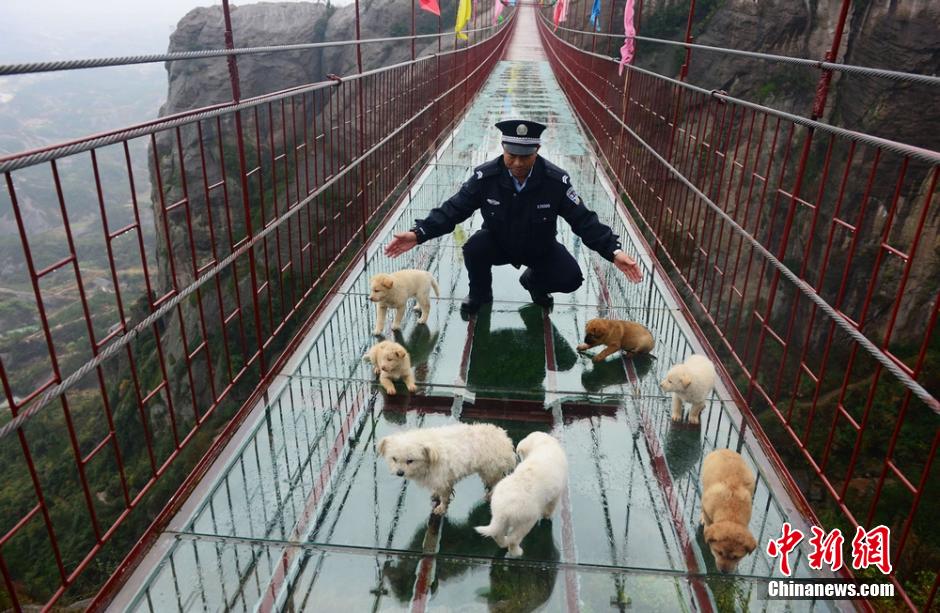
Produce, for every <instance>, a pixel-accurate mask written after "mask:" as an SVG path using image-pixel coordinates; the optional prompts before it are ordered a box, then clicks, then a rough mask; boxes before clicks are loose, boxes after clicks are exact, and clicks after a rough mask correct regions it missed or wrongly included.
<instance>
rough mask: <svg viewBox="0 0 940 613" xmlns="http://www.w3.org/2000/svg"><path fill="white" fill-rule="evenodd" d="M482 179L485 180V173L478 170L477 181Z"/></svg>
mask: <svg viewBox="0 0 940 613" xmlns="http://www.w3.org/2000/svg"><path fill="white" fill-rule="evenodd" d="M482 178H483V171H482V170H478V171H477V180H480V179H482Z"/></svg>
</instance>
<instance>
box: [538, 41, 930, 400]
mask: <svg viewBox="0 0 940 613" xmlns="http://www.w3.org/2000/svg"><path fill="white" fill-rule="evenodd" d="M556 38H557V37H556ZM558 40H561V39H558ZM561 42H565V41H561ZM565 44H568V43H565ZM569 46H572V45H569ZM549 49H550V50H551V51H552V53H553V54H555V59H556V61H558V64H559V66H561V68H563V69H564V70H565V72H567V73H568V74H569V75H570V77H571V79H572V80H573V81H574V82H575V83H577V84H578V85H579V86H580V87H581V89H582V90H584V92H585V93H586V94H587V95H589V96H590V97H591V98H592V99H593V100H594V102H595V103H596V104H597V105H598V106H600V107H601V108H603V109H604V110H605V111H607V114H608V115H610V116H611V117H612V118H613V119H614V121H616V122H617V123H619V124H620V126H621V127H622V128H623V129H624V130H625V131H626V132H627V133H628V134H630V136H631V137H633V139H634V140H636V141H637V143H639V144H640V145H641V146H642V147H643V148H644V149H646V150H647V151H648V152H649V153H650V154H652V156H653V157H654V158H656V159H657V160H658V161H659V162H660V163H662V165H663V166H665V168H666V170H668V171H669V173H670V174H671V175H673V176H674V177H675V178H676V179H678V180H679V182H680V183H682V184H683V185H685V186H686V187H688V188H689V189H690V190H691V191H692V193H693V194H695V196H696V197H698V199H699V200H701V201H702V202H703V203H705V205H706V206H708V208H710V209H712V211H713V212H714V213H715V214H716V215H718V216H719V217H721V218H722V219H723V220H724V221H725V222H727V223H728V225H730V226H731V228H732V229H733V230H734V231H735V232H736V233H737V234H738V235H739V236H740V237H741V238H742V239H744V240H745V241H746V242H747V243H749V244H750V245H751V247H752V248H753V249H755V250H756V251H757V252H758V253H760V254H761V255H762V256H764V258H765V259H766V260H767V261H768V262H770V264H771V265H772V266H773V267H774V268H776V269H777V271H778V272H779V273H780V274H781V275H783V276H784V277H786V278H787V279H788V280H789V281H790V282H791V283H793V285H795V286H796V288H797V289H798V290H800V292H801V293H802V294H803V295H805V296H806V297H807V298H809V299H810V300H811V301H812V302H813V303H814V304H815V305H816V306H817V307H819V309H820V310H822V311H823V312H824V313H825V314H826V315H828V316H829V318H830V319H831V320H832V321H833V323H835V324H836V325H837V326H839V328H841V329H842V330H843V331H844V332H846V333H847V334H848V335H849V336H850V337H852V339H853V340H855V341H856V342H857V343H858V344H859V345H861V346H862V347H863V348H864V349H865V350H866V351H867V352H868V353H869V354H870V355H871V356H872V357H873V358H874V359H876V360H877V361H878V362H879V363H880V364H881V365H882V366H884V367H885V368H886V369H887V370H888V372H890V373H891V374H893V375H894V376H895V377H897V378H898V380H899V381H900V382H901V383H903V384H904V386H905V387H907V388H908V390H910V391H911V392H912V393H913V394H914V395H915V396H917V397H918V398H919V399H920V400H921V401H923V403H924V404H926V405H927V407H928V408H929V409H930V410H931V411H933V412H934V413H935V414H937V415H940V401H938V400H937V399H936V398H934V397H933V395H931V394H930V392H928V391H927V390H926V389H924V387H923V386H922V385H921V384H919V383H918V382H917V381H915V380H914V379H913V378H912V377H911V376H910V375H909V374H907V372H905V371H904V370H903V369H902V368H901V367H900V366H898V364H897V363H896V362H895V361H894V360H892V359H891V358H890V357H889V356H888V355H887V354H885V352H884V351H882V350H881V348H880V347H878V346H877V345H875V344H874V343H873V342H872V341H870V340H869V339H868V337H867V336H865V335H864V334H862V333H861V332H860V331H859V330H858V329H857V328H856V327H855V326H853V325H852V323H851V322H850V321H849V320H848V319H846V318H845V316H843V315H842V314H841V313H839V312H838V311H837V310H836V309H835V308H833V307H832V306H831V305H830V304H829V303H828V302H826V301H825V300H823V298H822V297H821V296H820V295H819V294H818V293H817V292H816V290H815V289H813V287H812V286H811V285H809V284H808V283H806V282H805V281H803V280H802V279H800V278H799V276H798V275H797V274H796V273H794V272H793V271H792V270H790V269H789V268H788V267H787V266H786V265H785V264H783V262H781V261H780V260H779V259H777V257H776V256H774V254H772V253H771V252H770V251H769V250H767V248H766V247H764V246H763V245H762V244H761V243H760V242H759V241H758V240H757V239H756V238H754V237H753V236H752V235H751V234H750V233H749V232H748V231H747V230H745V229H744V228H743V227H741V226H740V225H739V224H738V223H737V222H736V221H735V220H734V219H732V217H731V216H730V215H728V214H727V213H726V212H725V211H724V210H723V209H722V208H721V207H719V206H718V205H717V204H715V203H714V202H712V200H711V199H710V198H709V197H708V196H706V195H705V193H703V192H702V191H701V190H700V189H699V188H697V187H696V186H695V185H694V184H693V183H692V182H691V181H689V179H687V178H686V176H685V175H683V174H682V172H681V171H679V170H678V169H677V168H675V167H674V166H673V165H672V164H670V163H669V162H668V161H667V160H666V158H664V157H663V156H661V155H660V154H659V153H658V152H657V151H656V149H655V148H654V147H653V146H652V145H650V144H649V143H647V142H646V141H645V140H643V139H642V138H641V137H640V135H639V134H637V133H636V132H634V131H633V130H632V129H631V128H630V127H629V126H628V125H627V124H626V123H624V121H623V120H622V119H621V118H620V117H618V116H617V114H616V113H614V112H613V111H612V110H611V109H610V107H608V106H607V105H606V104H604V102H603V101H602V100H600V99H599V98H598V97H597V96H595V95H594V92H592V91H591V90H590V89H588V87H587V86H586V85H585V84H584V83H582V82H581V80H580V79H578V78H577V77H576V76H575V74H574V73H573V72H572V71H571V69H569V68H568V67H567V66H565V65H563V64H561V62H560V60H559V59H558V55H557V54H556V53H555V51H554V49H551V46H549ZM578 51H579V52H582V53H585V52H583V51H581V50H580V49H579V50H578ZM631 68H632V67H631ZM652 74H654V75H655V74H656V73H652ZM698 89H700V88H698ZM938 157H940V155H938Z"/></svg>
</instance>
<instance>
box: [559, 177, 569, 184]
mask: <svg viewBox="0 0 940 613" xmlns="http://www.w3.org/2000/svg"><path fill="white" fill-rule="evenodd" d="M561 182H562V183H564V184H565V185H568V175H564V176H563V177H562V178H561Z"/></svg>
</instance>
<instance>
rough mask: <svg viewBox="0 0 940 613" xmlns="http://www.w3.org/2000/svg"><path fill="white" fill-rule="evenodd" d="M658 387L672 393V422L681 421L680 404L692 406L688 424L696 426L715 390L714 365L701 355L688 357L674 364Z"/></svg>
mask: <svg viewBox="0 0 940 613" xmlns="http://www.w3.org/2000/svg"><path fill="white" fill-rule="evenodd" d="M659 387H661V388H662V390H663V391H664V392H672V421H680V420H681V419H682V403H683V402H688V403H690V404H691V405H692V410H691V411H690V412H689V423H693V424H697V423H698V422H699V419H698V417H699V415H700V414H701V413H702V409H704V408H705V400H707V399H708V397H709V396H710V395H711V393H712V390H713V389H715V365H714V364H712V361H711V360H709V359H708V358H706V357H705V356H703V355H698V354H694V355H690V356H689V357H688V358H687V359H686V361H685V362H683V363H682V364H676V365H675V366H673V367H672V368H670V369H669V372H668V373H666V378H665V379H663V380H662V381H661V382H660V384H659Z"/></svg>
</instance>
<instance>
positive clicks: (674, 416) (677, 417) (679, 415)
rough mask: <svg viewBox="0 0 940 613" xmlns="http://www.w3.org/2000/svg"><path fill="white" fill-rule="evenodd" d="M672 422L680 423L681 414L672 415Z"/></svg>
mask: <svg viewBox="0 0 940 613" xmlns="http://www.w3.org/2000/svg"><path fill="white" fill-rule="evenodd" d="M672 421H673V423H679V422H680V421H682V413H679V414H676V413H673V414H672Z"/></svg>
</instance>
